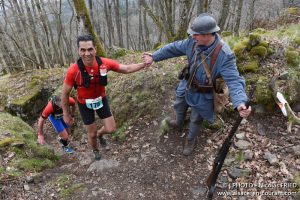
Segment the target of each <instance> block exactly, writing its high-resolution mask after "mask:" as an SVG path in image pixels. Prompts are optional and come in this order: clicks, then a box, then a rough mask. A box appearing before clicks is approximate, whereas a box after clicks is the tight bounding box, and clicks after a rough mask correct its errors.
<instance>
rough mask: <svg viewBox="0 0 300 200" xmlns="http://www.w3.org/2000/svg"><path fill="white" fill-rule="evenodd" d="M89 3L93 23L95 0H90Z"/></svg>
mask: <svg viewBox="0 0 300 200" xmlns="http://www.w3.org/2000/svg"><path fill="white" fill-rule="evenodd" d="M88 5H89V11H90V16H91V20H92V23H93V22H94V12H93V1H92V0H88Z"/></svg>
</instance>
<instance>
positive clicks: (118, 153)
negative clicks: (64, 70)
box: [5, 107, 299, 200]
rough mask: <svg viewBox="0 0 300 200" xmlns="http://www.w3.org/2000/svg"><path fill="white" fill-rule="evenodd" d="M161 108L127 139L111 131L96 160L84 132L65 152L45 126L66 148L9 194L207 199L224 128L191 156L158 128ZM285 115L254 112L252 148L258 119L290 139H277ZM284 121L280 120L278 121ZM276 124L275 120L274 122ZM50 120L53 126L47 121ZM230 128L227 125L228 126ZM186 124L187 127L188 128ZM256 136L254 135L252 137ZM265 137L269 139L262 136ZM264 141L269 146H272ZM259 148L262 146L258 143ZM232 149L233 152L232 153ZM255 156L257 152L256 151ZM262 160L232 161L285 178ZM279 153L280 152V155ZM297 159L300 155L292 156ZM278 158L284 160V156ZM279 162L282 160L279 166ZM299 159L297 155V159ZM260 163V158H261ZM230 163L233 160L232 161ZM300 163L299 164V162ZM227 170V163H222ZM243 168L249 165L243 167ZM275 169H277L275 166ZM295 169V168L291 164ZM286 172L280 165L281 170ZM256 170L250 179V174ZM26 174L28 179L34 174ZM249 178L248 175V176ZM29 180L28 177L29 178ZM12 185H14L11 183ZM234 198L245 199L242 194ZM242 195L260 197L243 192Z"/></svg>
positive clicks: (272, 134) (271, 137)
mask: <svg viewBox="0 0 300 200" xmlns="http://www.w3.org/2000/svg"><path fill="white" fill-rule="evenodd" d="M167 111H170V107H169V108H168V110H166V111H163V112H162V113H163V114H162V115H160V116H159V117H158V118H157V119H156V120H154V121H149V122H147V121H145V120H144V119H140V120H139V121H137V122H136V123H135V124H134V125H133V126H131V127H130V128H129V129H128V130H127V139H126V141H125V142H124V143H121V142H117V141H112V140H111V138H110V137H109V138H108V140H109V143H110V150H106V149H101V152H102V156H103V158H102V160H101V161H97V162H94V161H93V160H92V159H91V156H92V155H91V152H90V149H89V147H88V145H87V143H86V137H85V135H83V137H82V139H80V140H73V142H72V145H73V146H74V147H75V149H76V153H75V154H74V155H67V154H63V153H62V152H61V149H60V147H59V143H58V142H57V140H56V139H55V137H54V135H55V133H54V132H53V131H52V129H51V128H50V127H48V128H45V129H47V132H46V136H47V137H46V141H47V142H48V143H50V145H51V146H53V147H54V150H55V151H57V153H61V154H62V158H61V160H60V161H59V163H58V165H57V166H56V167H55V168H53V169H49V170H46V171H44V172H43V173H41V174H39V175H32V176H33V179H34V180H33V182H32V183H31V182H30V181H28V180H27V181H26V180H20V181H15V182H11V184H10V185H7V186H5V187H6V188H5V189H6V191H10V192H12V193H11V194H7V196H6V198H7V199H8V198H9V199H26V200H27V199H28V200H31V199H32V200H33V199H118V200H120V199H124V200H129V199H130V200H131V199H174V200H177V199H178V200H182V199H205V195H206V187H205V179H206V178H207V176H208V174H209V172H210V167H209V166H210V164H211V162H212V160H213V158H214V157H215V152H216V150H217V149H218V148H219V146H220V145H221V143H222V142H223V141H224V138H225V136H226V135H225V134H220V132H216V131H212V130H206V131H205V133H203V134H202V135H201V136H199V138H198V147H197V149H196V150H195V152H194V153H193V155H192V156H189V157H185V156H183V155H182V154H181V152H182V143H183V140H184V138H182V137H181V136H180V135H178V134H176V133H172V132H170V133H169V134H168V135H166V136H160V135H159V134H158V129H159V124H160V121H161V120H162V119H163V118H164V117H165V116H166V114H165V113H168V112H167ZM282 120H284V119H283V118H282V117H280V115H278V116H273V118H269V119H267V120H265V122H264V123H262V118H260V117H250V118H249V121H248V122H246V123H244V124H243V125H242V126H241V128H240V132H245V133H246V137H248V138H249V139H252V140H253V141H252V147H251V149H253V152H254V154H255V155H256V153H257V152H259V151H261V150H262V147H263V145H262V144H259V145H260V146H259V147H257V145H256V143H258V142H259V139H257V138H255V137H256V136H254V135H259V134H258V132H259V131H261V130H259V126H258V124H259V123H261V126H263V127H264V131H265V135H264V138H267V139H268V141H269V142H270V143H271V144H269V147H270V146H272V145H277V146H279V144H278V143H281V146H284V145H287V144H289V143H290V140H291V138H289V137H288V136H286V137H285V139H284V140H280V141H279V140H278V139H279V138H280V136H281V134H282V133H284V134H285V132H284V128H285V125H284V124H282V123H280V121H282ZM279 124H281V125H280V126H278V125H279ZM276 125H277V126H276ZM46 126H50V125H49V124H47V125H46ZM78 127H79V128H78V130H76V131H78V132H82V133H83V134H85V131H84V130H83V129H82V125H81V124H80V123H79V124H78ZM227 129H228V128H225V130H227ZM186 131H187V130H185V132H186ZM294 131H296V130H294ZM251 137H252V138H251ZM260 142H262V143H264V142H265V141H260ZM269 147H268V146H265V148H269ZM256 148H258V149H256ZM235 151H237V150H236V148H232V149H231V152H230V153H229V155H228V157H231V154H233V153H234V152H235ZM280 154H281V157H284V155H287V154H286V152H282V153H280ZM233 155H234V154H233ZM254 157H255V156H254ZM258 157H259V158H258V160H256V158H253V160H251V161H247V162H237V161H233V164H235V165H237V164H239V166H240V167H241V166H243V163H248V165H250V166H252V165H257V167H259V168H261V169H255V168H254V167H253V166H252V168H251V167H250V168H251V169H252V171H250V173H251V175H250V178H249V177H248V179H247V181H252V182H254V181H255V180H256V179H258V178H259V177H258V175H257V171H256V172H255V170H259V172H260V174H262V177H263V178H264V180H265V181H270V180H271V179H270V177H268V176H267V175H266V174H264V170H267V169H264V168H267V167H268V168H269V170H274V171H271V173H272V174H273V173H274V174H276V173H277V175H276V177H277V178H275V175H274V177H273V178H274V180H277V182H286V179H283V178H282V176H281V175H280V174H279V175H278V170H279V172H280V171H281V170H280V169H281V168H280V167H279V168H278V167H276V166H275V167H274V166H270V165H269V164H268V163H267V162H266V161H264V160H263V159H262V158H261V157H260V156H259V155H258ZM279 157H280V155H279ZM293 158H294V159H295V160H297V159H298V157H295V156H294V157H293ZM280 160H281V161H280V162H285V161H284V159H283V158H282V159H280ZM280 162H279V166H280ZM289 162H294V160H287V161H286V166H288V167H287V168H288V170H290V168H291V167H292V165H290V166H289V165H288V163H289ZM295 162H296V161H295ZM258 163H260V164H258ZM233 164H231V165H230V166H232V165H233ZM298 167H299V166H298ZM224 168H225V169H227V171H228V170H229V168H230V167H229V166H228V165H227V166H226V165H225V166H224ZM244 168H245V167H244ZM276 170H277V171H276ZM293 170H296V169H295V167H293ZM227 171H226V170H225V171H223V172H222V174H220V176H219V183H221V184H219V186H221V187H222V185H223V184H224V183H226V184H228V183H230V182H232V181H233V180H232V179H230V178H228V176H227ZM281 172H282V171H281ZM251 176H252V179H251ZM29 177H31V175H28V177H27V179H30V178H29ZM243 180H244V179H243V178H242V179H240V178H238V179H236V180H235V181H236V182H239V181H242V182H243ZM244 181H245V180H244ZM28 182H29V183H28ZM9 187H11V189H10V190H8V188H9ZM224 190H225V191H226V190H227V191H228V188H227V189H226V188H223V189H222V188H218V191H224ZM215 199H230V198H229V197H224V196H218V197H217V196H216V198H215ZM233 199H243V198H242V197H239V198H233ZM244 199H257V198H256V197H254V198H244ZM261 199H295V198H294V197H292V196H289V197H278V196H276V197H271V198H269V197H263V198H261Z"/></svg>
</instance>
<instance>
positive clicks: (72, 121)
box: [63, 115, 74, 126]
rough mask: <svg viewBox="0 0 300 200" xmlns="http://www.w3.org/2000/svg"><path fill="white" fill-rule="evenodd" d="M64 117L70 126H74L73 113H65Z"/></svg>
mask: <svg viewBox="0 0 300 200" xmlns="http://www.w3.org/2000/svg"><path fill="white" fill-rule="evenodd" d="M63 119H64V122H65V123H66V124H67V125H68V126H72V124H73V123H74V118H73V117H72V116H71V115H64V117H63Z"/></svg>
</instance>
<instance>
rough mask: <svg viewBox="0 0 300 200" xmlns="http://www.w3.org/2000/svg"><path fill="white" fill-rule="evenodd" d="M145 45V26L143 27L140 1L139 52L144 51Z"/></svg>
mask: <svg viewBox="0 0 300 200" xmlns="http://www.w3.org/2000/svg"><path fill="white" fill-rule="evenodd" d="M143 43H144V38H143V25H142V5H141V0H139V43H138V44H139V46H138V47H139V50H142V49H143V47H142V45H143Z"/></svg>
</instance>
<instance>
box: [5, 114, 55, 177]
mask: <svg viewBox="0 0 300 200" xmlns="http://www.w3.org/2000/svg"><path fill="white" fill-rule="evenodd" d="M16 144H17V145H16ZM0 151H1V152H5V154H3V155H4V156H5V157H6V156H8V155H9V154H10V155H13V156H12V157H11V159H9V161H8V162H7V164H5V165H4V166H3V167H2V168H1V170H0V177H7V176H22V175H23V174H24V173H25V172H40V171H42V170H43V169H46V168H49V167H53V166H54V165H55V162H56V161H57V160H58V159H59V158H58V156H56V155H54V153H53V152H52V151H50V150H49V149H48V148H46V147H43V146H39V145H38V144H37V143H36V135H35V131H34V130H33V129H32V128H31V127H30V126H29V125H27V124H26V123H25V122H23V121H22V120H21V119H20V118H18V117H14V116H12V115H10V114H7V113H0Z"/></svg>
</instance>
